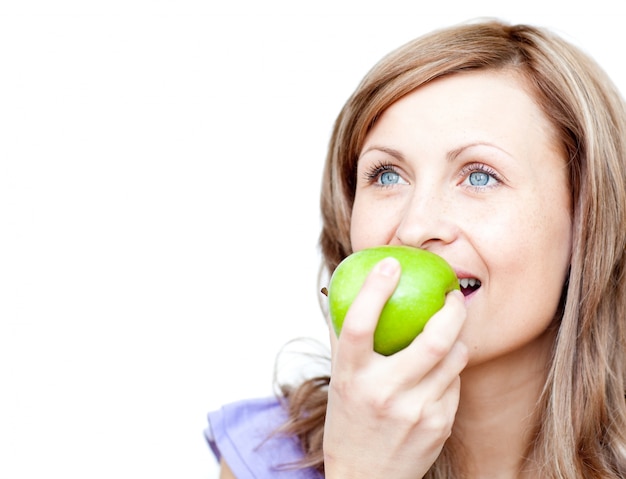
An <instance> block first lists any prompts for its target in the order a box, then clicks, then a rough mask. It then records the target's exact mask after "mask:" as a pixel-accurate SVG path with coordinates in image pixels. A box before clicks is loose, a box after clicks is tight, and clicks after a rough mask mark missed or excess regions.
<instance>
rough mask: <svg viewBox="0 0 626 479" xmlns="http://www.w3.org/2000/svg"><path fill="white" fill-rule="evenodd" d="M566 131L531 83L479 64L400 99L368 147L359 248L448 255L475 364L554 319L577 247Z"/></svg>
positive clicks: (357, 218)
mask: <svg viewBox="0 0 626 479" xmlns="http://www.w3.org/2000/svg"><path fill="white" fill-rule="evenodd" d="M555 138H556V136H555V134H554V129H553V127H552V126H551V124H550V123H549V121H548V120H547V118H546V117H545V115H544V114H543V112H542V111H541V110H540V109H539V108H538V106H537V105H536V104H535V102H534V100H533V98H532V97H531V96H529V94H528V93H527V89H526V88H525V86H524V83H523V82H522V80H521V79H520V78H518V77H517V76H515V74H513V73H506V72H495V71H479V72H472V73H463V74H457V75H452V76H449V77H444V78H442V79H438V80H436V81H433V82H431V83H429V84H427V85H426V86H423V87H421V88H419V89H417V90H415V91H414V92H412V93H410V94H408V95H407V96H405V97H403V98H402V99H400V100H399V101H397V102H396V103H395V104H393V105H392V106H391V107H389V108H388V109H387V110H386V111H385V112H384V113H383V115H382V116H381V117H380V118H379V120H378V121H377V123H376V124H375V125H374V127H373V129H372V130H371V131H370V133H369V134H368V136H367V138H366V141H365V144H364V146H363V149H362V151H361V153H360V157H359V160H358V166H357V175H358V178H357V187H356V196H355V201H354V208H353V213H352V223H351V241H352V246H353V249H354V250H355V251H357V250H360V249H363V248H366V247H370V246H376V245H382V244H406V245H410V246H415V247H419V248H423V249H426V250H429V251H432V252H434V253H437V254H439V255H441V256H442V257H443V258H445V259H446V260H447V261H448V262H449V263H450V264H451V265H452V266H453V268H454V269H455V270H456V272H457V275H458V277H459V279H461V280H462V286H466V287H463V292H464V294H465V301H466V306H467V311H468V319H467V321H466V323H465V326H464V329H463V331H462V333H461V337H462V340H463V341H464V342H465V344H466V345H467V346H468V347H469V351H470V364H472V363H474V364H476V363H479V362H481V361H486V360H488V359H490V358H494V357H498V356H503V355H505V354H507V353H512V352H514V351H516V350H521V348H523V347H525V346H528V345H532V344H533V342H535V341H536V340H537V339H538V338H539V337H540V336H541V334H542V333H543V332H544V331H545V330H546V328H547V326H548V325H549V324H550V322H551V321H552V319H553V318H554V314H555V311H556V308H557V306H558V303H559V298H560V295H561V290H562V287H563V283H564V280H565V277H566V274H567V269H568V264H569V257H570V250H571V201H570V191H569V187H568V180H567V178H568V172H567V167H566V162H565V159H564V157H563V154H562V152H561V150H560V149H559V148H558V145H557V143H556V140H555ZM468 283H469V284H468ZM472 285H474V286H472Z"/></svg>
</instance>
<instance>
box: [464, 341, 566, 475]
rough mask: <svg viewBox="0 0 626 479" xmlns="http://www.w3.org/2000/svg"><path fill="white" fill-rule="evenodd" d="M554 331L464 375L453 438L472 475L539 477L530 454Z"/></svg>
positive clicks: (469, 368) (474, 367) (470, 367)
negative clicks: (529, 469) (530, 469)
mask: <svg viewBox="0 0 626 479" xmlns="http://www.w3.org/2000/svg"><path fill="white" fill-rule="evenodd" d="M553 340H554V336H553V334H551V333H545V334H544V335H543V336H542V337H540V338H538V339H537V340H536V341H534V342H533V343H531V344H529V345H527V346H526V347H524V348H522V349H519V350H516V351H514V352H512V353H510V354H508V355H506V356H503V357H500V358H498V359H497V360H494V361H489V362H485V363H483V364H478V365H474V366H469V367H468V368H467V369H466V370H465V371H464V372H463V374H462V376H461V398H460V403H459V409H458V412H457V416H456V420H455V426H454V431H453V437H454V439H455V442H456V443H457V444H460V445H461V448H462V461H463V462H464V463H465V467H464V469H466V470H467V471H468V472H470V474H469V477H472V478H483V477H484V478H487V477H488V478H498V479H504V478H521V477H536V475H533V474H532V471H528V470H527V467H528V464H527V462H526V458H527V455H528V451H529V447H530V445H531V443H532V437H533V434H534V433H535V430H536V427H537V421H538V419H539V418H538V407H537V405H538V401H539V399H540V396H541V392H542V390H543V387H544V384H545V380H546V375H547V370H548V364H549V357H550V350H551V346H552V342H553Z"/></svg>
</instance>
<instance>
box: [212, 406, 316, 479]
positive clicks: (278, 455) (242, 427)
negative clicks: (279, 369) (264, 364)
mask: <svg viewBox="0 0 626 479" xmlns="http://www.w3.org/2000/svg"><path fill="white" fill-rule="evenodd" d="M286 419H287V413H286V411H285V410H284V409H283V406H282V405H281V403H280V402H279V401H278V400H277V399H276V398H264V399H249V400H244V401H239V402H235V403H232V404H227V405H225V406H223V407H222V408H221V409H219V410H217V411H213V412H210V413H209V427H208V428H207V429H206V430H205V436H206V438H207V440H208V442H209V446H211V449H212V451H213V453H214V454H215V457H216V459H217V460H218V461H219V460H220V458H222V457H223V458H224V460H225V461H226V464H228V467H230V469H231V470H232V471H233V473H234V475H235V477H236V478H237V479H265V478H272V479H321V478H323V477H324V476H323V475H321V474H320V473H319V472H317V471H315V470H314V469H312V468H308V469H296V468H293V467H289V465H290V464H291V463H294V462H296V461H298V460H300V459H301V458H302V456H303V453H302V450H301V448H300V444H299V442H298V440H297V438H295V437H291V436H285V435H284V434H276V435H272V433H273V432H274V431H275V430H276V428H278V427H279V426H281V425H282V424H283V423H284V422H285V420H286Z"/></svg>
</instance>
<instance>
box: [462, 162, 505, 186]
mask: <svg viewBox="0 0 626 479" xmlns="http://www.w3.org/2000/svg"><path fill="white" fill-rule="evenodd" d="M459 176H460V177H461V178H462V179H463V184H464V185H465V186H467V187H470V188H474V189H476V190H477V191H478V190H480V191H483V190H485V189H487V188H493V187H497V186H499V185H500V184H501V183H502V177H501V176H500V175H499V173H498V172H497V171H496V170H494V169H493V168H491V167H490V166H488V165H485V164H484V163H471V164H469V165H466V166H464V167H463V169H462V170H461V171H460V173H459Z"/></svg>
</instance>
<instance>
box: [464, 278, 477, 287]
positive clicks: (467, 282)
mask: <svg viewBox="0 0 626 479" xmlns="http://www.w3.org/2000/svg"><path fill="white" fill-rule="evenodd" d="M459 285H460V286H461V288H468V287H469V288H473V287H474V286H480V281H478V280H477V279H476V278H462V279H459Z"/></svg>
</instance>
